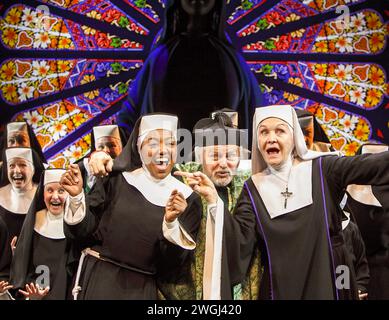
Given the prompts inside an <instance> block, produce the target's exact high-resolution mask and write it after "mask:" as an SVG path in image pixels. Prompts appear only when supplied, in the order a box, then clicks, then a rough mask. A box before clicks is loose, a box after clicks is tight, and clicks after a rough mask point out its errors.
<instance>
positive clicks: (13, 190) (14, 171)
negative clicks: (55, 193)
mask: <svg viewBox="0 0 389 320" xmlns="http://www.w3.org/2000/svg"><path fill="white" fill-rule="evenodd" d="M3 158H5V159H6V161H5V165H4V166H3V167H2V176H1V179H0V231H1V236H0V247H1V248H2V250H1V256H0V281H8V278H9V270H10V265H11V260H12V254H11V252H10V248H11V246H12V247H13V248H14V246H15V244H16V241H17V237H18V236H19V233H20V231H21V229H22V225H23V222H24V219H25V218H26V214H27V212H28V210H29V208H30V205H31V203H32V200H33V198H34V196H35V192H36V189H37V185H38V183H39V175H40V174H41V173H42V171H43V164H42V163H41V162H40V161H39V158H38V155H37V154H36V153H35V152H34V151H32V150H31V149H30V148H8V149H6V150H5V151H4V153H3ZM7 286H8V285H7ZM0 293H1V292H0Z"/></svg>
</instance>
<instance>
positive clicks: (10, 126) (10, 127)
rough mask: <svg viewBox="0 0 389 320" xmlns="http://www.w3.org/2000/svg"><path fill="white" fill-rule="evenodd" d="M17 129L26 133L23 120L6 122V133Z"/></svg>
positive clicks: (25, 125)
mask: <svg viewBox="0 0 389 320" xmlns="http://www.w3.org/2000/svg"><path fill="white" fill-rule="evenodd" d="M17 131H24V132H26V133H27V132H28V131H27V124H26V123H25V122H10V123H8V124H7V134H10V133H11V132H17Z"/></svg>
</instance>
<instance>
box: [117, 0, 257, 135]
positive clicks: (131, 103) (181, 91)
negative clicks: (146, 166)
mask: <svg viewBox="0 0 389 320" xmlns="http://www.w3.org/2000/svg"><path fill="white" fill-rule="evenodd" d="M225 23H226V18H225V1H220V0H175V1H168V4H167V10H166V19H165V24H164V28H163V30H162V34H161V37H160V39H159V40H158V41H157V43H156V46H155V48H154V50H153V51H152V52H151V54H150V55H149V57H148V58H147V59H146V61H145V63H144V66H143V68H142V69H141V71H140V72H139V74H138V75H137V77H136V79H135V81H134V83H133V86H132V88H131V90H130V92H129V97H128V100H127V101H126V102H125V103H124V105H123V107H122V109H121V111H120V113H119V115H118V124H119V125H120V126H122V127H125V128H126V129H127V130H128V131H130V132H131V131H132V129H133V126H134V124H135V121H136V120H137V118H138V117H139V116H140V115H144V114H147V113H150V112H167V113H172V114H176V115H177V116H178V117H179V119H180V124H181V127H183V128H186V129H188V130H190V131H191V130H192V128H193V126H194V124H195V123H196V122H197V121H198V120H199V119H201V118H206V117H207V116H208V115H209V113H210V112H212V111H215V110H218V109H221V108H223V107H228V108H230V109H233V110H236V111H238V112H239V120H240V122H239V127H240V128H249V129H250V128H251V127H250V122H251V120H252V116H253V112H254V109H255V107H258V106H261V93H260V89H259V87H258V84H257V81H256V79H255V78H254V76H253V75H252V73H251V71H250V70H249V68H248V66H247V64H246V62H245V61H244V59H243V58H242V56H241V55H240V54H239V53H238V52H237V50H236V49H235V48H234V47H233V46H232V44H231V43H230V42H229V41H228V39H227V37H226V34H225V32H224V27H225Z"/></svg>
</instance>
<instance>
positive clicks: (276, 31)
mask: <svg viewBox="0 0 389 320" xmlns="http://www.w3.org/2000/svg"><path fill="white" fill-rule="evenodd" d="M218 1H219V0H218ZM227 3H228V6H227V7H228V15H227V16H228V21H227V32H228V37H229V39H230V40H231V41H232V43H233V44H234V45H235V47H236V48H237V49H238V50H241V51H242V54H243V56H244V58H245V59H246V61H247V63H248V64H249V66H250V68H251V70H252V72H253V73H254V74H255V76H256V77H257V79H258V83H260V84H259V88H260V90H262V92H263V94H264V99H265V104H291V105H293V106H295V107H296V108H304V109H307V110H309V111H311V112H313V113H314V114H315V115H316V117H317V119H318V121H319V122H320V124H322V125H323V127H324V128H325V130H326V132H327V134H328V136H329V137H330V139H331V143H332V145H333V146H334V147H335V148H336V149H338V150H341V151H342V152H343V153H344V154H346V155H353V154H354V153H355V151H356V150H357V148H358V146H359V145H360V144H361V143H363V142H365V141H368V140H376V141H382V142H386V143H389V130H388V120H389V104H388V87H387V76H386V70H387V67H388V62H387V60H388V59H389V56H388V50H387V35H388V23H387V20H388V16H389V5H388V1H387V0H231V1H227ZM165 5H166V0H110V1H109V0H42V1H35V0H20V1H17V0H13V1H1V4H0V6H1V7H0V32H1V48H0V49H1V55H0V59H1V60H0V99H1V101H0V114H1V117H0V121H1V123H3V124H4V123H6V122H7V121H9V120H11V119H13V120H22V119H25V120H27V121H28V123H30V124H31V125H32V127H33V128H34V130H35V133H36V135H37V137H38V139H39V141H40V143H41V145H42V147H43V150H44V152H45V154H46V156H47V157H48V158H49V159H50V162H51V164H52V165H54V166H56V167H64V166H66V165H67V164H68V163H69V162H73V161H75V160H76V159H79V158H80V157H82V156H84V155H85V154H86V153H87V152H88V148H89V145H90V135H89V133H90V130H91V128H92V127H93V126H95V125H99V124H102V123H110V122H112V121H113V119H114V116H115V114H116V113H117V111H118V110H119V108H120V105H121V103H122V101H123V99H126V95H127V92H128V88H129V87H130V86H131V82H132V81H133V79H134V77H135V76H136V74H137V72H139V70H140V69H141V68H142V63H143V61H144V60H145V59H146V58H147V56H148V55H149V53H150V50H151V47H152V45H153V43H155V41H156V39H157V37H158V34H159V31H160V29H161V26H162V24H163V16H164V10H165ZM341 5H346V6H347V8H348V9H349V13H350V15H349V20H348V22H349V23H348V24H346V25H342V24H341V23H339V22H337V21H338V20H337V19H338V17H339V15H341V14H342V13H345V12H346V11H345V9H347V8H346V7H340V6H341ZM337 9H340V10H339V12H338V13H337V12H336V10H337ZM346 13H347V12H346ZM346 19H347V17H346ZM346 21H347V20H346ZM188 76H189V75H188Z"/></svg>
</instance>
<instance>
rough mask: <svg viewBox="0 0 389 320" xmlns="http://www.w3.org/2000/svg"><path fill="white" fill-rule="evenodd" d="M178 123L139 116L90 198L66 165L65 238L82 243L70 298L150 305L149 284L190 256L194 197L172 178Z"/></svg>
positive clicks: (195, 222) (196, 213)
mask: <svg viewBox="0 0 389 320" xmlns="http://www.w3.org/2000/svg"><path fill="white" fill-rule="evenodd" d="M177 124H178V118H177V117H176V116H172V115H165V114H151V115H146V116H143V117H141V118H140V119H139V120H138V121H137V124H136V126H135V130H134V131H133V133H132V135H131V137H130V139H129V141H128V143H127V145H126V147H125V148H124V150H123V152H122V154H121V155H120V156H119V157H118V158H116V159H115V161H114V168H113V171H112V172H111V173H110V175H109V176H106V177H104V178H99V179H97V181H96V184H95V185H94V187H93V188H92V190H91V192H90V193H89V194H88V195H87V196H85V194H84V192H83V191H82V176H81V175H80V171H79V169H78V167H77V166H75V165H71V167H70V168H69V170H68V171H67V172H66V173H65V174H64V175H63V177H62V180H61V184H62V186H63V187H64V189H65V190H67V191H68V193H69V195H70V196H69V200H68V201H67V204H66V207H65V216H64V220H65V223H66V224H65V234H66V236H67V237H68V238H70V239H75V240H79V239H87V240H88V243H89V247H88V248H86V249H85V250H83V254H82V256H81V258H80V264H79V267H78V271H77V275H76V284H75V287H74V290H73V295H74V298H75V299H77V298H79V299H98V300H99V299H119V300H124V299H156V298H157V286H156V281H157V279H160V278H161V277H164V276H171V274H172V273H173V272H176V270H179V268H180V266H181V265H182V264H183V263H184V262H185V261H186V259H187V258H189V257H190V255H191V254H192V253H193V249H194V248H195V246H196V242H195V240H196V234H197V230H198V227H199V224H200V218H201V202H200V199H199V197H198V195H196V194H195V193H193V192H192V190H191V189H190V188H189V187H188V186H186V185H185V184H184V183H182V182H180V181H179V180H177V179H176V178H174V177H173V176H172V175H171V170H172V168H173V166H174V163H175V160H176V156H177Z"/></svg>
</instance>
